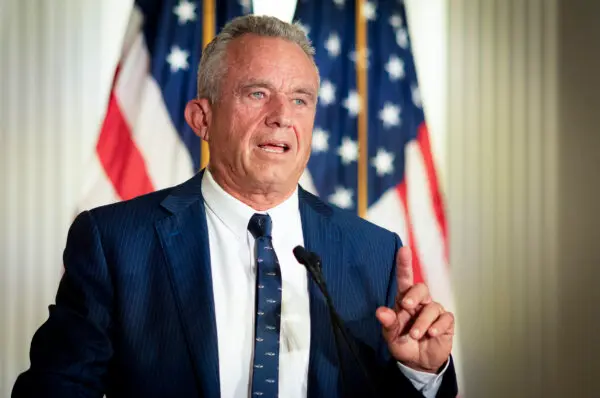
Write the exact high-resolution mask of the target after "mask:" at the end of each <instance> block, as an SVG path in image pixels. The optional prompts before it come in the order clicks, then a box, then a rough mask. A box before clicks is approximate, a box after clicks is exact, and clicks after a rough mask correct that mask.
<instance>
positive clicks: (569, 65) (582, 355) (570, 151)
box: [557, 0, 600, 397]
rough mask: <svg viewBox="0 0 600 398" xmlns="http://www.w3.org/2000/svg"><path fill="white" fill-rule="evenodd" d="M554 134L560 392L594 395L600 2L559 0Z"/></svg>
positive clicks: (599, 293) (599, 391)
mask: <svg viewBox="0 0 600 398" xmlns="http://www.w3.org/2000/svg"><path fill="white" fill-rule="evenodd" d="M559 15H560V26H559V31H560V36H559V37H560V39H559V55H560V61H561V63H560V68H559V70H560V73H559V76H560V82H559V92H560V96H559V109H560V112H559V115H560V129H559V137H558V146H559V148H560V151H559V164H560V167H559V170H560V171H559V175H558V177H559V181H560V184H559V203H560V208H559V218H558V222H559V231H560V241H559V250H558V257H559V259H560V263H559V270H558V273H557V274H558V278H559V281H560V283H559V290H558V297H559V299H558V308H557V310H558V313H559V325H560V327H559V333H558V337H559V341H560V349H559V354H560V357H561V358H562V360H561V366H560V373H561V375H563V380H564V381H563V383H561V384H562V388H561V392H562V393H563V396H567V394H570V396H577V397H584V396H585V397H592V396H594V397H597V396H600V341H599V336H600V211H599V206H600V75H599V73H600V2H598V1H586V0H570V1H567V0H563V1H561V6H560V10H559Z"/></svg>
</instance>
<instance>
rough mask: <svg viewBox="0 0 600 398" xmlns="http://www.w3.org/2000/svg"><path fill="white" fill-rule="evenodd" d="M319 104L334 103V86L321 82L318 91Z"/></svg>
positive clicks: (327, 81)
mask: <svg viewBox="0 0 600 398" xmlns="http://www.w3.org/2000/svg"><path fill="white" fill-rule="evenodd" d="M319 99H320V100H321V101H320V102H319V103H321V104H323V105H330V104H332V103H334V102H335V86H334V85H333V83H331V82H330V81H329V80H323V82H322V83H321V88H320V89H319Z"/></svg>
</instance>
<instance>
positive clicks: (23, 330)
mask: <svg viewBox="0 0 600 398" xmlns="http://www.w3.org/2000/svg"><path fill="white" fill-rule="evenodd" d="M325 1H330V0H323V2H325ZM391 1H392V0H379V1H378V2H377V1H372V2H368V3H371V6H374V7H375V10H377V9H378V7H379V8H380V9H383V7H384V6H387V5H386V3H388V2H391ZM219 3H220V2H219V1H217V8H218V7H219ZM240 3H245V4H241V5H245V6H246V7H248V5H249V4H250V3H251V2H249V1H245V2H244V1H242V2H240ZM275 3H277V4H278V7H279V8H278V7H275V6H273V3H272V2H271V3H269V2H268V1H255V2H254V12H256V13H265V12H268V13H274V14H276V15H278V16H279V17H281V18H282V19H291V18H292V17H293V16H294V9H295V6H296V5H295V3H296V2H295V1H290V2H288V3H285V2H283V1H281V0H279V1H276V2H275ZM299 3H307V2H306V1H300V2H299ZM313 3H315V4H321V2H317V1H316V0H314V1H313ZM334 3H336V5H338V3H340V4H343V3H344V1H340V0H338V1H335V2H334ZM346 3H354V2H351V1H346ZM404 3H405V6H406V21H403V26H407V27H408V32H409V34H410V40H411V45H410V53H411V54H412V56H414V64H415V65H416V74H417V75H418V85H419V89H420V101H416V100H415V98H414V97H413V102H414V103H415V104H416V103H417V102H422V106H423V110H424V114H425V119H426V122H427V125H428V131H429V135H428V137H429V139H430V149H431V155H432V157H433V159H434V161H435V164H436V170H437V181H436V182H437V186H438V188H439V190H440V192H441V197H442V199H443V205H444V209H445V213H444V214H445V218H446V220H447V233H446V235H445V239H443V243H444V244H446V245H448V248H449V260H448V261H447V263H448V264H445V265H444V267H445V268H443V269H441V270H440V272H441V273H442V274H443V276H444V277H443V278H442V279H443V281H441V282H439V281H434V279H435V276H434V275H433V273H432V272H433V271H432V269H433V268H429V269H424V271H423V272H424V274H425V275H424V277H425V279H429V278H431V279H432V283H434V284H435V286H436V289H438V290H437V291H440V292H441V293H440V295H442V296H443V297H444V300H445V302H447V303H448V306H449V307H450V308H452V309H453V310H454V311H455V312H456V314H457V317H458V329H457V332H458V334H457V346H456V347H457V348H456V353H455V354H456V355H457V358H458V359H459V363H460V374H459V379H460V383H461V386H460V387H461V392H462V394H461V395H462V396H463V397H469V398H470V397H597V396H600V386H599V385H598V377H597V374H598V372H599V371H600V344H599V343H598V342H597V339H598V335H599V334H600V319H599V318H600V316H599V315H600V311H598V310H597V308H596V307H597V306H598V305H599V304H600V301H599V296H600V288H598V286H597V285H598V282H599V281H600V244H599V243H598V240H599V238H600V233H599V232H598V226H599V223H598V221H600V217H599V215H598V213H599V212H598V211H597V203H598V199H597V198H598V195H599V194H600V177H599V174H600V131H599V130H600V127H599V126H600V94H599V93H600V77H599V76H598V71H600V40H599V38H600V2H598V1H594V0H568V1H567V0H406V1H405V2H404ZM132 7H133V0H103V1H102V2H98V1H91V0H90V1H87V0H3V1H0V165H1V166H0V396H2V397H5V396H6V397H8V396H9V395H10V390H11V388H12V384H13V382H14V380H15V378H16V376H17V374H18V373H19V372H22V371H23V370H25V369H26V368H27V367H28V365H29V360H28V349H29V343H30V340H31V337H32V336H33V333H34V332H35V330H36V329H37V328H38V327H39V326H40V325H41V323H42V322H43V321H44V320H45V319H46V317H47V306H48V305H49V304H50V303H52V302H53V300H54V295H55V293H56V288H57V285H58V281H59V279H60V276H61V269H62V250H63V248H64V243H65V239H66V233H67V230H68V227H69V225H70V223H71V221H72V220H73V218H74V216H75V215H76V214H77V212H78V211H80V210H82V209H83V208H87V207H89V206H91V204H92V202H90V201H89V200H88V198H89V196H90V192H93V185H94V179H95V178H98V173H99V171H98V169H97V167H98V166H97V164H96V163H97V153H96V149H97V143H98V141H99V134H100V131H101V129H102V128H103V126H104V121H105V118H106V115H107V104H108V103H109V98H110V93H111V88H112V85H113V79H114V77H115V71H116V68H117V65H118V64H119V61H120V60H121V61H123V57H122V56H123V53H124V52H125V50H126V48H127V40H126V30H127V27H128V26H130V27H131V20H130V16H131V15H132ZM298 7H300V5H298ZM377 15H378V14H376V18H375V20H374V22H369V23H379V20H378V19H377V18H378V17H379V19H381V23H387V22H388V21H387V18H388V17H389V15H379V16H377ZM321 23H323V24H324V23H325V21H322V22H321ZM390 23H391V22H390ZM217 25H218V21H217ZM313 28H315V26H313ZM315 29H316V28H315ZM369 29H371V28H369ZM370 32H371V30H369V33H370ZM309 36H310V32H309ZM342 39H343V38H342ZM351 40H352V42H354V38H352V39H351ZM318 51H319V50H318ZM318 51H317V55H319V52H318ZM406 59H408V58H406ZM406 59H405V62H408V61H406ZM194 62H196V61H190V63H192V64H193V63H194ZM410 62H412V61H410ZM407 70H408V69H407ZM382 73H384V72H382ZM340 95H341V94H340ZM340 100H341V98H340ZM375 116H376V115H374V116H372V117H373V118H375ZM403 117H404V114H403ZM318 121H319V119H318ZM323 123H324V122H323ZM369 132H371V129H370V128H369ZM317 144H318V143H317ZM315 145H316V144H315V142H314V141H313V148H315ZM321 145H322V144H321ZM313 150H314V149H313ZM199 151H200V147H199V146H198V153H199ZM406 151H407V152H406V158H407V159H408V158H410V152H409V149H406ZM396 155H397V157H398V158H404V155H403V154H398V153H397V154H396ZM407 173H408V172H407ZM313 174H314V173H313ZM176 178H177V177H176ZM314 180H315V181H313V182H314V184H313V185H315V186H316V188H318V181H317V178H316V177H315V178H314ZM308 183H309V182H307V184H308ZM313 188H314V187H313ZM317 190H318V189H317ZM330 198H331V196H330ZM336 198H338V199H339V196H338V197H336ZM95 199H97V200H100V199H102V200H105V199H106V198H104V197H102V198H100V199H98V197H95ZM372 210H373V209H372V208H370V209H369V211H372ZM373 217H375V216H373ZM405 221H406V220H405ZM414 222H418V221H414ZM406 230H407V227H406V226H403V227H402V228H400V231H401V232H402V231H406ZM438 232H439V231H438ZM442 235H443V234H442ZM402 237H403V239H405V240H406V239H408V237H405V236H404V235H403V236H402ZM420 250H421V251H422V252H423V253H424V256H426V253H429V252H430V251H436V250H438V251H439V248H438V247H437V246H436V247H433V246H431V247H430V246H426V245H425V246H421V247H420ZM424 266H427V264H425V265H424ZM446 273H447V274H446ZM435 275H438V273H436V274H435ZM438 282H439V283H438ZM446 282H447V285H446V284H445V283H446Z"/></svg>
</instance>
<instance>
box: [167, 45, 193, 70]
mask: <svg viewBox="0 0 600 398" xmlns="http://www.w3.org/2000/svg"><path fill="white" fill-rule="evenodd" d="M189 56H190V53H189V52H188V51H185V50H182V49H181V48H179V47H178V46H173V47H171V52H170V53H169V56H168V57H167V62H168V63H169V65H171V72H177V71H178V70H179V69H187V68H189V66H190V65H189V64H188V60H187V59H188V57H189Z"/></svg>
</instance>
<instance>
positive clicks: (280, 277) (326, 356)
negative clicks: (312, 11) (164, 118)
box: [13, 16, 457, 398]
mask: <svg viewBox="0 0 600 398" xmlns="http://www.w3.org/2000/svg"><path fill="white" fill-rule="evenodd" d="M312 55H313V49H312V47H311V46H310V43H309V42H308V40H307V38H306V36H305V35H304V33H303V32H302V31H301V30H300V29H299V28H298V27H296V26H293V25H290V24H286V23H284V22H281V21H279V20H277V19H275V18H271V17H257V16H246V17H241V18H238V19H236V20H234V21H232V22H231V23H230V24H228V25H227V26H226V27H225V28H224V29H223V31H222V32H221V33H220V34H219V35H218V36H217V37H216V38H215V39H214V40H213V42H212V43H211V44H210V45H209V46H208V48H207V49H206V51H205V52H204V54H203V57H202V60H201V64H200V68H199V75H198V99H196V100H193V101H190V103H188V105H187V107H186V110H185V117H186V120H187V122H188V123H189V125H190V126H191V127H192V128H193V130H194V131H195V132H196V133H197V134H198V135H199V136H200V137H201V138H202V139H204V140H206V141H207V142H208V143H209V146H210V153H211V158H210V163H209V166H208V168H207V170H204V171H203V172H200V173H198V174H197V175H196V176H194V177H193V178H192V179H190V180H189V181H187V182H184V183H183V184H181V185H179V186H176V187H173V188H170V189H166V190H163V191H159V192H155V193H152V194H149V195H145V196H142V197H139V198H136V199H133V200H131V201H127V202H122V203H118V204H114V205H109V206H104V207H101V208H97V209H94V210H91V211H88V212H83V213H82V214H80V215H79V216H78V217H77V219H76V220H75V221H74V223H73V225H72V226H71V229H70V232H69V237H68V239H67V246H66V249H65V253H64V263H65V274H64V276H63V278H62V280H61V283H60V286H59V289H58V294H57V298H56V305H54V306H51V307H50V316H49V319H48V321H47V322H46V323H45V324H44V325H42V326H41V327H40V329H39V330H38V332H37V333H36V335H35V336H34V339H33V342H32V347H31V367H30V369H29V370H27V371H26V372H25V373H23V374H22V375H21V376H20V377H19V378H18V380H17V382H16V384H15V387H14V390H13V396H14V397H30V396H35V397H45V396H49V397H71V396H77V397H101V396H102V395H103V394H106V395H107V396H108V397H196V396H203V397H219V396H222V397H255V396H263V397H265V398H266V397H275V396H281V397H342V396H343V397H346V396H356V397H371V396H394V397H412V396H423V395H425V396H428V397H431V396H436V394H437V396H444V397H446V396H448V397H449V396H455V395H456V392H457V390H456V378H455V374H454V370H453V367H452V361H451V357H450V352H451V348H452V338H453V332H454V319H453V316H452V314H450V313H448V312H445V311H444V309H443V308H442V306H441V305H440V304H438V303H435V302H433V301H432V299H431V297H430V294H429V291H428V289H427V286H425V285H423V284H417V285H415V284H413V278H412V268H411V267H412V266H411V261H410V254H409V253H408V251H407V250H406V249H405V248H401V243H400V240H399V238H398V237H397V236H396V235H395V234H392V233H391V232H389V231H386V230H384V229H382V228H379V227H377V226H374V225H372V224H370V223H368V222H366V221H364V220H361V219H360V218H358V217H356V216H355V215H353V214H350V213H347V212H345V211H342V210H339V209H337V208H334V207H332V206H330V205H328V204H326V203H324V202H322V201H321V200H319V199H318V198H316V197H315V196H313V195H311V194H309V193H307V192H306V191H304V190H303V189H302V188H301V187H299V186H298V181H299V178H300V175H301V174H302V172H303V170H304V168H305V166H306V164H307V161H308V158H309V155H310V148H311V135H312V127H313V121H314V117H315V110H316V102H317V91H318V88H319V77H318V71H317V68H316V66H315V64H314V60H313V57H312ZM298 245H301V246H305V247H306V248H307V249H308V250H310V251H311V252H315V253H317V254H318V255H319V256H320V258H321V269H322V273H323V278H324V280H325V282H326V283H327V286H328V289H329V292H330V294H331V297H332V301H333V304H334V305H335V306H336V308H337V311H338V312H339V314H340V316H341V318H342V320H343V322H344V325H345V326H344V327H345V328H346V330H347V331H348V334H349V335H350V336H351V337H350V339H351V344H352V345H353V347H355V352H356V354H357V355H356V356H357V357H358V359H357V358H355V357H354V355H352V354H351V351H350V349H349V347H348V346H347V345H345V342H344V340H343V339H341V338H340V339H338V341H337V343H336V336H335V335H336V333H338V332H337V330H336V329H334V327H333V324H332V321H331V318H330V315H329V310H328V308H327V306H326V304H325V303H326V301H325V298H324V297H323V295H322V294H321V292H320V291H319V288H318V286H317V285H316V283H315V282H314V281H313V280H312V279H311V278H310V276H309V275H308V273H307V272H306V269H305V268H304V267H303V266H302V265H300V264H299V263H298V261H297V260H296V259H295V258H294V254H293V252H292V251H293V249H294V247H296V246H298ZM338 337H339V336H338Z"/></svg>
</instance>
